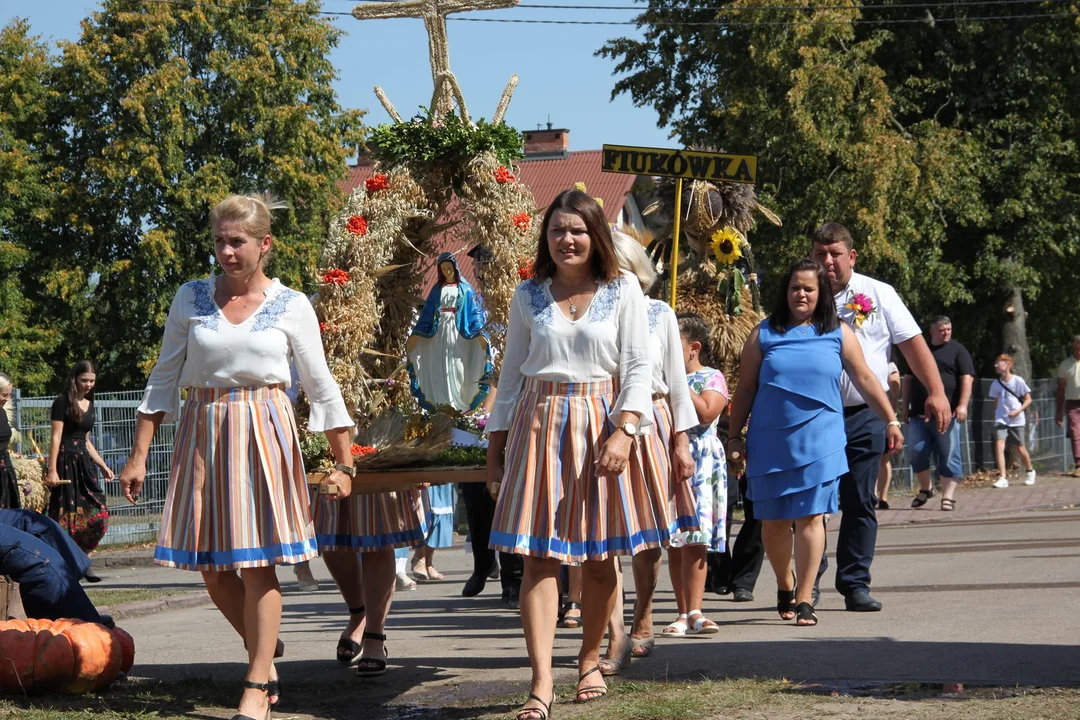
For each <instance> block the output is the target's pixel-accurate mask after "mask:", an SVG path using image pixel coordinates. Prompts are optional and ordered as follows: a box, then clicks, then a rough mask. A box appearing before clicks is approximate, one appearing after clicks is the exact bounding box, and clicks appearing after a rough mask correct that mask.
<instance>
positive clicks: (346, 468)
mask: <svg viewBox="0 0 1080 720" xmlns="http://www.w3.org/2000/svg"><path fill="white" fill-rule="evenodd" d="M334 469H335V470H338V471H340V472H343V473H345V474H346V475H348V476H349V477H351V478H354V477H356V467H354V466H353V465H342V464H341V463H338V464H337V465H335V466H334Z"/></svg>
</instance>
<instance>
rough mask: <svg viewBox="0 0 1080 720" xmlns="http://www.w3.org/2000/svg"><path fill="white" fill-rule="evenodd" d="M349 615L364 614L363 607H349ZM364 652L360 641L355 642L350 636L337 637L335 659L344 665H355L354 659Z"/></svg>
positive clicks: (357, 658)
mask: <svg viewBox="0 0 1080 720" xmlns="http://www.w3.org/2000/svg"><path fill="white" fill-rule="evenodd" d="M349 614H350V615H363V614H365V607H364V606H363V605H361V606H360V607H358V608H349ZM363 654H364V648H363V646H361V645H360V643H358V642H356V641H355V640H353V639H352V638H339V639H338V643H337V655H336V659H337V661H338V662H339V663H341V664H342V665H344V666H345V667H349V666H350V665H355V664H356V661H357V660H359V659H360V656H361V655H363Z"/></svg>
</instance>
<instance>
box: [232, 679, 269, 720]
mask: <svg viewBox="0 0 1080 720" xmlns="http://www.w3.org/2000/svg"><path fill="white" fill-rule="evenodd" d="M243 685H244V687H246V688H251V689H252V690H262V691H263V692H268V691H269V690H270V683H257V682H251V681H250V680H245V681H244V682H243ZM270 712H271V708H270V704H269V701H267V705H266V718H267V720H270ZM230 720H255V718H253V717H251V716H250V715H242V714H240V713H236V714H235V715H233V716H232V717H231V718H230Z"/></svg>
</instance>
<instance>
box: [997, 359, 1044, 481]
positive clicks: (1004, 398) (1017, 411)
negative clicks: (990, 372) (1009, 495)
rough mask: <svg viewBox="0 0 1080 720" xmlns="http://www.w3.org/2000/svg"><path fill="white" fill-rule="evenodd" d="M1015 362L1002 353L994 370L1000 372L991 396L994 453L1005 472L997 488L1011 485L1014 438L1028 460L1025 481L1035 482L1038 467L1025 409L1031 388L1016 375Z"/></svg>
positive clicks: (1002, 473) (1019, 449) (1023, 458)
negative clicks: (1008, 463)
mask: <svg viewBox="0 0 1080 720" xmlns="http://www.w3.org/2000/svg"><path fill="white" fill-rule="evenodd" d="M1013 365H1014V361H1013V357H1012V355H1008V354H1006V353H1002V354H1001V355H998V356H997V359H996V360H994V371H995V372H997V374H998V379H997V380H995V381H994V382H993V384H991V385H990V397H992V398H993V399H994V431H995V433H996V435H997V439H996V440H995V441H994V456H995V457H996V458H997V466H998V473H1000V475H1001V477H999V478H998V479H997V481H996V482H995V483H994V484H993V485H992V486H991V487H996V488H1007V487H1009V479H1008V477H1006V474H1005V444H1006V443H1007V442H1008V441H1009V440H1010V439H1011V440H1012V441H1013V443H1014V444H1015V445H1016V451H1017V452H1018V453H1020V459H1021V460H1023V461H1024V467H1025V468H1026V469H1027V473H1026V474H1025V475H1024V484H1025V485H1034V484H1035V468H1033V467H1032V466H1031V455H1030V453H1028V451H1027V447H1025V446H1024V428H1025V427H1026V426H1027V418H1026V417H1025V415H1024V411H1025V410H1027V408H1028V406H1030V405H1031V388H1029V387H1028V384H1027V383H1026V382H1024V378H1022V377H1020V376H1019V375H1013V371H1012V370H1013Z"/></svg>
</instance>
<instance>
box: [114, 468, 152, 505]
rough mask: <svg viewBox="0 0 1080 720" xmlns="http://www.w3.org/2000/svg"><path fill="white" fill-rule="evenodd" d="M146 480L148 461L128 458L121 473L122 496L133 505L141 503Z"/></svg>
mask: <svg viewBox="0 0 1080 720" xmlns="http://www.w3.org/2000/svg"><path fill="white" fill-rule="evenodd" d="M145 480H146V461H145V460H133V459H131V458H128V461H127V462H126V463H124V469H123V470H121V471H120V494H121V495H123V496H124V499H125V500H127V501H128V502H129V503H131V504H132V505H134V504H136V503H137V502H138V501H139V495H140V494H141V493H142V487H143V482H144V481H145Z"/></svg>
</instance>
